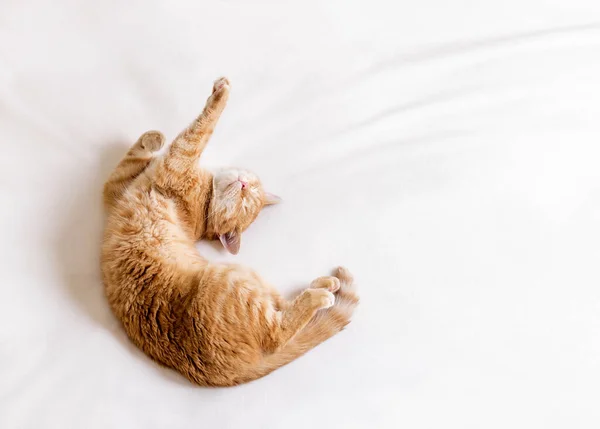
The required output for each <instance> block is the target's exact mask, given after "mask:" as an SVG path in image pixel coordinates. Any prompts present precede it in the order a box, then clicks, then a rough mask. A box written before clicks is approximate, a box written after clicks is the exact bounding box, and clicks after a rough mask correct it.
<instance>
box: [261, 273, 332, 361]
mask: <svg viewBox="0 0 600 429" xmlns="http://www.w3.org/2000/svg"><path fill="white" fill-rule="evenodd" d="M331 287H335V285H333V284H329V283H328V284H327V285H325V283H324V282H319V286H318V287H314V288H313V287H311V288H310V289H306V290H304V291H303V292H302V293H301V294H300V295H298V296H297V297H296V299H294V301H292V302H291V303H290V304H289V305H288V306H287V308H285V310H283V311H281V312H280V315H281V318H280V319H279V324H278V326H277V327H276V329H275V332H274V333H272V335H271V338H272V342H271V344H269V347H267V349H268V350H267V351H269V352H274V351H275V350H277V349H279V348H281V347H283V346H285V345H286V344H287V343H288V341H290V340H291V339H292V338H293V337H294V335H296V334H297V333H298V332H300V331H301V330H302V329H303V328H304V327H305V326H306V324H307V323H308V322H309V321H310V320H311V319H312V318H313V316H314V315H315V313H317V311H319V310H320V309H322V308H329V307H331V306H332V305H333V304H334V302H335V296H334V295H333V293H332V292H331ZM337 287H339V282H338V284H337ZM273 334H274V335H273Z"/></svg>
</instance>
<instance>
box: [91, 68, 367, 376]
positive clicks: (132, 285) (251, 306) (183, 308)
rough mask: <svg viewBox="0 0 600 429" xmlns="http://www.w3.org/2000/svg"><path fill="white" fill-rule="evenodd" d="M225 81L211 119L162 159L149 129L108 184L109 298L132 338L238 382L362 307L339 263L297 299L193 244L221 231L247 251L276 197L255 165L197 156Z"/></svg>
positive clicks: (222, 96) (162, 356)
mask: <svg viewBox="0 0 600 429" xmlns="http://www.w3.org/2000/svg"><path fill="white" fill-rule="evenodd" d="M229 90H230V84H229V81H228V80H227V79H225V78H221V79H218V80H217V81H216V82H215V84H214V87H213V92H212V94H211V96H210V97H209V98H208V100H207V102H206V106H205V108H204V110H203V112H202V113H201V114H200V116H199V117H198V118H197V119H196V120H195V121H194V122H193V123H192V124H191V125H190V126H189V127H188V128H187V129H185V130H184V131H183V132H182V133H181V134H180V135H179V136H178V137H177V138H176V139H175V140H174V142H173V143H172V145H171V146H170V148H169V150H168V151H167V153H166V154H165V155H164V156H163V157H158V156H155V154H154V152H156V151H157V150H158V149H160V148H161V147H162V146H163V144H164V140H165V139H164V137H163V135H162V134H161V133H160V132H158V131H149V132H147V133H144V134H143V135H142V136H141V137H140V138H139V140H138V141H137V142H136V144H135V145H134V146H133V147H132V148H131V149H130V150H129V152H128V153H127V155H126V156H125V158H124V159H123V160H122V161H121V162H120V163H119V165H118V166H117V167H116V169H115V171H114V172H113V173H112V175H111V176H110V178H109V180H108V181H107V183H106V185H105V188H104V202H105V207H106V210H107V222H106V229H105V233H104V240H103V247H102V262H101V263H102V275H103V281H104V285H105V289H106V295H107V297H108V301H109V303H110V306H111V308H112V310H113V312H114V313H115V315H116V316H117V317H118V318H119V320H120V321H121V322H122V324H123V326H124V328H125V331H126V332H127V334H128V336H129V337H130V338H131V340H132V341H133V342H134V343H135V344H136V345H137V346H138V347H139V348H140V349H142V350H143V351H144V352H145V353H146V354H147V355H148V356H150V357H151V358H152V359H154V360H156V361H157V362H159V363H161V364H163V365H166V366H168V367H171V368H173V369H175V370H177V371H179V372H180V373H182V374H183V375H184V376H186V377H187V378H188V379H190V380H191V381H193V382H195V383H197V384H200V385H208V386H232V385H235V384H239V383H243V382H247V381H251V380H254V379H257V378H259V377H262V376H264V375H266V374H268V373H270V372H271V371H273V370H275V369H277V368H279V367H280V366H282V365H285V364H286V363H288V362H290V361H292V360H293V359H295V358H296V357H298V356H300V355H302V354H303V353H305V352H306V351H308V350H310V349H311V348H313V347H315V346H316V345H318V344H319V343H321V342H322V341H324V340H326V339H327V338H329V337H331V336H333V335H335V334H336V333H337V332H339V331H341V330H342V329H343V328H344V326H346V325H347V324H348V322H349V321H350V317H351V316H352V312H353V311H354V308H355V307H356V305H357V304H358V297H357V295H356V294H355V292H354V289H353V280H352V276H351V275H350V273H349V272H348V271H347V270H346V269H344V268H338V269H337V270H336V271H335V273H334V275H333V276H325V277H320V278H318V279H316V280H314V281H313V282H312V283H311V284H310V287H308V288H307V289H306V290H304V291H303V292H302V293H301V294H300V295H299V296H297V297H296V299H294V300H293V301H291V302H288V301H287V300H285V299H283V298H282V297H281V296H280V295H279V293H278V292H277V291H276V290H275V289H274V288H273V287H271V286H270V285H269V284H268V283H266V282H265V281H264V280H263V279H261V278H260V276H259V275H258V274H256V273H255V272H254V271H252V270H250V269H248V268H245V267H242V266H239V265H234V264H216V263H211V262H209V261H207V260H206V259H204V258H203V257H202V256H200V254H199V253H198V252H197V250H196V248H195V246H194V243H195V241H196V240H199V239H203V238H206V239H210V240H215V239H220V240H221V242H222V243H223V244H224V246H225V247H226V248H227V249H228V250H229V251H230V252H232V253H237V250H238V248H239V245H240V237H241V233H242V232H243V231H244V230H245V229H246V228H248V226H250V224H251V223H252V222H253V221H254V219H256V216H257V215H258V213H259V212H260V211H261V210H262V209H263V207H264V206H265V205H268V204H272V203H275V202H276V200H277V199H276V198H275V197H274V196H273V195H271V194H269V193H267V192H265V191H264V190H263V188H262V185H261V183H260V181H259V179H258V178H257V177H256V176H255V175H254V174H252V173H250V172H248V171H245V170H237V169H228V170H223V171H221V172H219V173H216V174H214V175H213V174H211V173H210V172H208V171H205V170H203V169H200V168H199V167H198V166H197V161H198V159H199V157H200V155H201V153H202V151H203V149H204V147H205V146H206V144H207V142H208V139H209V138H210V135H211V134H212V132H213V129H214V127H215V125H216V123H217V120H218V118H219V116H220V115H221V113H222V111H223V109H224V107H225V105H226V103H227V99H228V97H229Z"/></svg>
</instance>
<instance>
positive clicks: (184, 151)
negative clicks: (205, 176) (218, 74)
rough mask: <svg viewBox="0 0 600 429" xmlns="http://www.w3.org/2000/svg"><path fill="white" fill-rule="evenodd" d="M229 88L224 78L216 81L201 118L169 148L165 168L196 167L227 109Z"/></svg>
mask: <svg viewBox="0 0 600 429" xmlns="http://www.w3.org/2000/svg"><path fill="white" fill-rule="evenodd" d="M229 88H230V84H229V80H227V78H224V77H222V78H220V79H217V80H216V81H215V83H214V85H213V92H212V94H211V95H210V97H208V100H206V105H205V106H204V110H203V111H202V113H201V114H200V116H198V117H197V118H196V120H195V121H194V122H192V123H191V124H190V126H189V127H187V128H186V129H185V130H184V131H182V132H181V133H180V134H179V135H178V136H177V138H176V139H175V140H174V141H173V144H172V145H171V147H170V148H169V152H168V153H167V155H166V156H165V166H166V167H167V168H168V169H171V170H174V171H179V172H181V171H184V170H186V169H190V168H193V167H194V166H195V165H196V162H197V161H198V158H200V155H201V154H202V151H203V150H204V148H205V147H206V144H207V143H208V140H209V139H210V136H211V135H212V133H213V131H214V129H215V126H216V125H217V121H218V120H219V118H220V116H221V113H223V109H225V105H226V104H227V99H228V98H229Z"/></svg>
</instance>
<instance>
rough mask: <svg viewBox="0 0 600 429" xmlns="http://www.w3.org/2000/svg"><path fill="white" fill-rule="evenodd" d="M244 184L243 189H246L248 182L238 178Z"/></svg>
mask: <svg viewBox="0 0 600 429" xmlns="http://www.w3.org/2000/svg"><path fill="white" fill-rule="evenodd" d="M238 182H240V183H241V184H242V189H246V188H247V187H248V182H244V181H243V180H238Z"/></svg>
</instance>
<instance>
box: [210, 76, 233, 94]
mask: <svg viewBox="0 0 600 429" xmlns="http://www.w3.org/2000/svg"><path fill="white" fill-rule="evenodd" d="M229 88H231V84H230V83H229V79H227V78H226V77H220V78H218V79H217V80H215V83H214V85H213V93H215V92H219V91H221V90H229Z"/></svg>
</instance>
